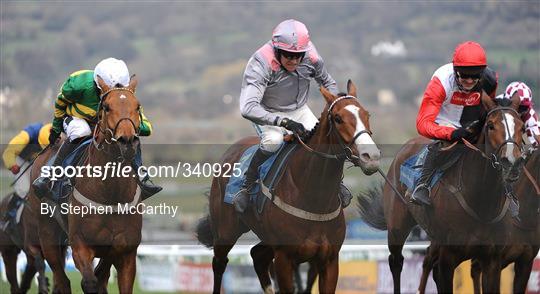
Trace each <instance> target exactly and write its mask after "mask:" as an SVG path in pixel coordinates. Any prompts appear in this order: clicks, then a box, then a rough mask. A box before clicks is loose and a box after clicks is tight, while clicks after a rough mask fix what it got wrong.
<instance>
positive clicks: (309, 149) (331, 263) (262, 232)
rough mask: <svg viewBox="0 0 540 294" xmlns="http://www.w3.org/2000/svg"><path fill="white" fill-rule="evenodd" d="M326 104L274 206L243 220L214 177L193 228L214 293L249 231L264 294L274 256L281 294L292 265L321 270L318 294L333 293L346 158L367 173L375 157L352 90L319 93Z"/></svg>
mask: <svg viewBox="0 0 540 294" xmlns="http://www.w3.org/2000/svg"><path fill="white" fill-rule="evenodd" d="M320 91H321V93H322V95H323V96H324V98H325V100H326V102H327V105H326V107H325V109H324V110H323V112H322V115H321V118H320V123H319V125H318V126H317V127H316V128H315V130H314V131H313V132H312V136H311V138H310V140H309V143H308V145H304V146H303V147H299V148H298V149H297V150H296V151H294V152H295V153H294V154H293V155H292V156H291V158H290V160H289V162H288V164H287V167H286V168H285V171H284V174H283V177H282V178H281V181H280V182H279V183H278V184H277V187H276V188H275V192H274V197H273V199H269V201H267V202H266V204H265V207H264V210H263V212H262V213H261V214H260V215H259V216H257V215H255V213H254V212H253V211H252V210H251V209H250V210H249V211H246V212H245V213H244V214H242V215H241V216H240V215H238V214H237V213H236V212H235V210H234V208H233V206H231V205H227V204H224V203H223V197H224V194H225V187H226V185H227V182H228V178H225V177H214V179H213V181H212V188H211V191H210V199H209V200H210V214H209V216H207V217H206V218H203V219H202V220H201V221H200V222H199V224H198V227H197V237H198V239H199V241H200V242H201V243H203V244H204V245H206V246H208V247H213V249H214V258H213V261H212V269H213V271H214V289H213V291H214V293H219V292H220V289H221V281H222V277H223V273H224V271H225V268H226V266H227V262H228V259H227V255H228V252H229V251H230V249H231V248H232V247H233V246H234V244H235V243H236V241H237V240H238V238H239V237H240V236H241V235H242V234H243V233H245V232H247V231H248V230H252V231H253V232H255V234H256V235H257V236H258V237H259V238H260V239H261V240H262V242H261V243H259V244H258V245H256V246H255V247H254V248H253V249H252V256H254V266H255V270H256V272H257V275H258V277H259V280H260V281H261V286H262V287H263V289H264V291H265V292H273V290H272V286H271V282H270V275H269V266H270V264H271V262H272V260H273V259H274V257H275V264H274V266H275V270H276V275H277V281H278V287H279V291H280V292H283V293H291V292H292V291H293V289H294V286H293V271H294V268H295V266H296V265H297V264H298V263H301V262H305V261H313V262H315V263H316V264H317V269H318V270H319V276H320V278H319V291H320V292H321V293H332V292H335V289H336V285H337V279H338V257H339V250H340V248H341V245H342V244H343V240H344V238H345V219H344V216H343V210H342V208H341V204H340V200H339V197H338V189H339V184H340V182H341V178H342V174H343V165H344V162H345V160H346V159H348V160H350V161H351V162H353V163H354V164H355V165H358V166H360V167H361V168H362V170H363V172H364V173H366V174H372V173H374V172H376V171H377V169H378V166H379V160H380V151H379V149H377V146H376V145H375V143H374V142H373V140H372V139H371V136H370V134H371V132H370V127H369V120H368V118H369V114H368V112H367V111H366V110H365V109H364V108H363V107H362V106H361V105H360V103H359V100H358V99H357V98H356V87H355V86H354V84H353V83H352V82H351V81H349V82H348V83H347V92H348V95H344V94H343V95H340V97H336V96H334V95H332V94H331V93H330V92H328V91H327V90H326V89H324V88H322V87H321V89H320ZM258 142H259V141H258V139H257V138H254V137H250V138H245V139H243V140H240V141H238V142H237V143H236V144H234V145H233V146H231V147H230V148H229V149H228V150H227V151H226V153H225V154H224V155H223V158H222V160H223V162H228V163H231V164H232V163H234V162H238V160H239V158H240V156H241V155H242V154H243V152H244V150H246V149H247V148H248V147H249V146H251V145H254V144H258Z"/></svg>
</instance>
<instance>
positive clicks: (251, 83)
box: [240, 57, 280, 125]
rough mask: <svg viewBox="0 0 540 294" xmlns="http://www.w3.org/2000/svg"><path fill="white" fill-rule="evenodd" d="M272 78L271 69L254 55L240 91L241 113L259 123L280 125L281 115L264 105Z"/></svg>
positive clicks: (249, 62)
mask: <svg viewBox="0 0 540 294" xmlns="http://www.w3.org/2000/svg"><path fill="white" fill-rule="evenodd" d="M269 80H270V69H269V68H268V67H266V66H264V64H263V61H260V60H257V59H256V58H254V57H252V58H251V59H250V60H249V61H248V64H247V66H246V70H245V72H244V78H243V80H242V90H241V92H240V113H241V114H242V116H243V117H244V118H247V119H249V120H250V121H252V122H254V123H256V124H259V125H279V123H280V117H279V116H277V115H275V114H273V113H271V112H269V111H267V110H266V109H264V107H262V105H261V101H262V98H263V95H264V92H265V91H266V87H267V83H268V81H269Z"/></svg>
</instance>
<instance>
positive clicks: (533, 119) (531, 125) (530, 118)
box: [523, 107, 540, 146]
mask: <svg viewBox="0 0 540 294" xmlns="http://www.w3.org/2000/svg"><path fill="white" fill-rule="evenodd" d="M523 123H524V124H525V134H526V136H527V138H528V139H529V142H530V143H531V144H533V145H536V146H538V145H539V144H540V122H539V121H538V115H537V114H536V113H535V111H534V109H533V108H532V107H531V108H530V109H529V111H528V112H527V113H526V114H525V118H524V120H523Z"/></svg>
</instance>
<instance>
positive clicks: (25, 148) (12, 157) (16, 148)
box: [1, 123, 51, 231]
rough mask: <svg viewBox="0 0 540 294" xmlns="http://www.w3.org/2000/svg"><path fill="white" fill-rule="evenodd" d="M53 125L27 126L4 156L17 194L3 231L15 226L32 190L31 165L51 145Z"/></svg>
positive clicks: (4, 221)
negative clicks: (19, 210)
mask: <svg viewBox="0 0 540 294" xmlns="http://www.w3.org/2000/svg"><path fill="white" fill-rule="evenodd" d="M50 131H51V124H43V123H34V124H30V125H27V126H26V127H24V129H23V130H22V131H21V132H20V133H19V134H17V135H16V136H15V137H13V138H12V139H11V140H10V141H9V144H8V146H7V148H6V150H4V153H3V154H2V159H3V160H4V165H5V166H6V168H7V169H9V170H10V171H11V173H12V174H13V175H14V177H15V179H16V180H15V181H16V182H15V184H14V188H15V193H14V195H13V196H11V199H10V200H9V203H8V210H7V211H6V215H4V217H3V220H2V222H3V224H2V225H1V229H2V230H3V231H6V230H7V229H8V227H10V226H11V225H13V224H15V217H16V214H17V210H18V209H19V207H20V206H21V204H22V203H23V202H24V199H25V198H26V195H27V194H28V190H29V189H30V170H31V168H29V165H30V164H31V162H32V161H33V160H34V158H36V156H37V155H38V154H39V152H41V150H43V149H44V148H45V147H47V145H49V133H50Z"/></svg>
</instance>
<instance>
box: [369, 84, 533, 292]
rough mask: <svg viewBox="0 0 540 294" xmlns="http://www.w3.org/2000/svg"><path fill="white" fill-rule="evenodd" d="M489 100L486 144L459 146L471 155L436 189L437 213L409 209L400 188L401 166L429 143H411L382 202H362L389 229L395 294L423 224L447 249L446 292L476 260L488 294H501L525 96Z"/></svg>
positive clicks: (442, 272) (441, 264) (441, 271)
mask: <svg viewBox="0 0 540 294" xmlns="http://www.w3.org/2000/svg"><path fill="white" fill-rule="evenodd" d="M481 100H482V104H483V108H484V110H485V111H487V114H486V116H485V117H486V119H485V123H484V127H483V129H482V131H481V133H480V139H479V142H480V143H481V144H478V145H477V147H476V148H477V149H476V150H475V149H474V148H475V147H474V146H472V145H471V147H470V148H466V147H463V145H461V144H458V145H456V146H455V147H454V148H462V149H464V150H463V154H462V155H461V157H460V159H459V161H458V162H457V163H456V164H454V166H452V167H451V168H449V169H448V170H447V171H446V172H445V174H444V175H443V177H442V179H441V181H439V183H437V185H436V186H435V187H434V188H433V190H432V192H431V197H432V201H433V207H432V208H425V207H421V206H418V205H415V204H411V203H409V201H408V200H406V199H405V197H404V196H403V195H405V192H406V187H405V186H404V185H402V184H401V183H400V181H399V177H400V166H401V164H402V163H403V162H404V161H405V160H406V159H407V158H409V157H410V156H411V155H413V154H415V153H417V152H418V151H419V149H420V148H422V147H423V145H424V144H426V143H428V142H429V141H428V140H427V139H426V138H422V137H419V138H415V139H412V140H410V141H409V142H407V143H406V144H405V145H404V146H403V147H402V148H401V150H400V151H399V152H398V154H397V155H396V158H395V159H394V161H393V162H392V165H391V166H390V170H389V174H388V178H389V182H388V183H386V184H385V186H384V188H383V196H382V199H381V197H380V195H378V193H371V192H368V193H366V195H364V196H365V197H360V198H359V201H360V213H361V214H362V216H363V218H364V220H366V222H368V223H369V224H371V225H372V226H375V227H376V228H379V229H387V230H388V247H389V250H390V256H389V257H388V262H389V265H390V270H391V272H392V277H393V280H394V292H395V293H399V292H400V275H401V270H402V267H403V255H402V254H401V251H402V249H403V244H404V243H405V239H406V238H407V236H408V235H409V232H410V231H411V229H412V227H414V225H416V224H419V225H420V226H421V227H422V228H423V229H424V230H425V231H426V232H427V233H428V235H429V236H430V239H431V240H432V242H434V243H435V244H438V245H440V249H439V254H438V257H437V267H435V271H434V279H435V281H436V283H437V288H438V290H439V292H444V293H447V292H452V291H453V275H454V269H455V268H456V267H457V266H458V265H459V264H460V263H461V262H462V261H463V260H466V259H469V258H472V257H476V258H477V259H478V260H479V261H480V262H481V263H482V269H483V270H484V273H485V275H484V277H483V278H484V281H485V282H484V283H483V286H484V291H485V292H489V293H493V292H498V291H499V284H500V265H499V262H500V252H501V250H500V248H501V247H502V246H503V245H504V242H505V241H506V240H507V238H508V236H507V233H508V232H509V231H508V228H506V227H505V222H501V221H500V220H501V219H502V217H504V215H505V214H506V208H507V207H508V203H509V200H508V199H507V197H506V196H505V184H506V183H509V182H512V181H515V180H516V179H517V177H518V175H519V169H520V167H521V165H522V164H523V158H522V157H521V156H522V153H521V142H522V138H521V135H522V134H521V128H522V126H523V122H522V121H521V120H520V118H519V115H518V113H517V111H516V110H517V106H518V105H519V97H517V96H515V97H513V98H512V102H511V105H508V106H504V107H503V106H497V105H496V104H495V102H494V101H493V100H492V99H491V98H490V97H489V96H487V95H486V94H485V93H484V94H483V95H482V98H481ZM393 188H396V189H397V190H398V191H399V194H400V195H398V194H396V193H395V192H394V190H393ZM366 197H367V198H366ZM383 211H384V213H383ZM382 214H384V216H383V215H382Z"/></svg>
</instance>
